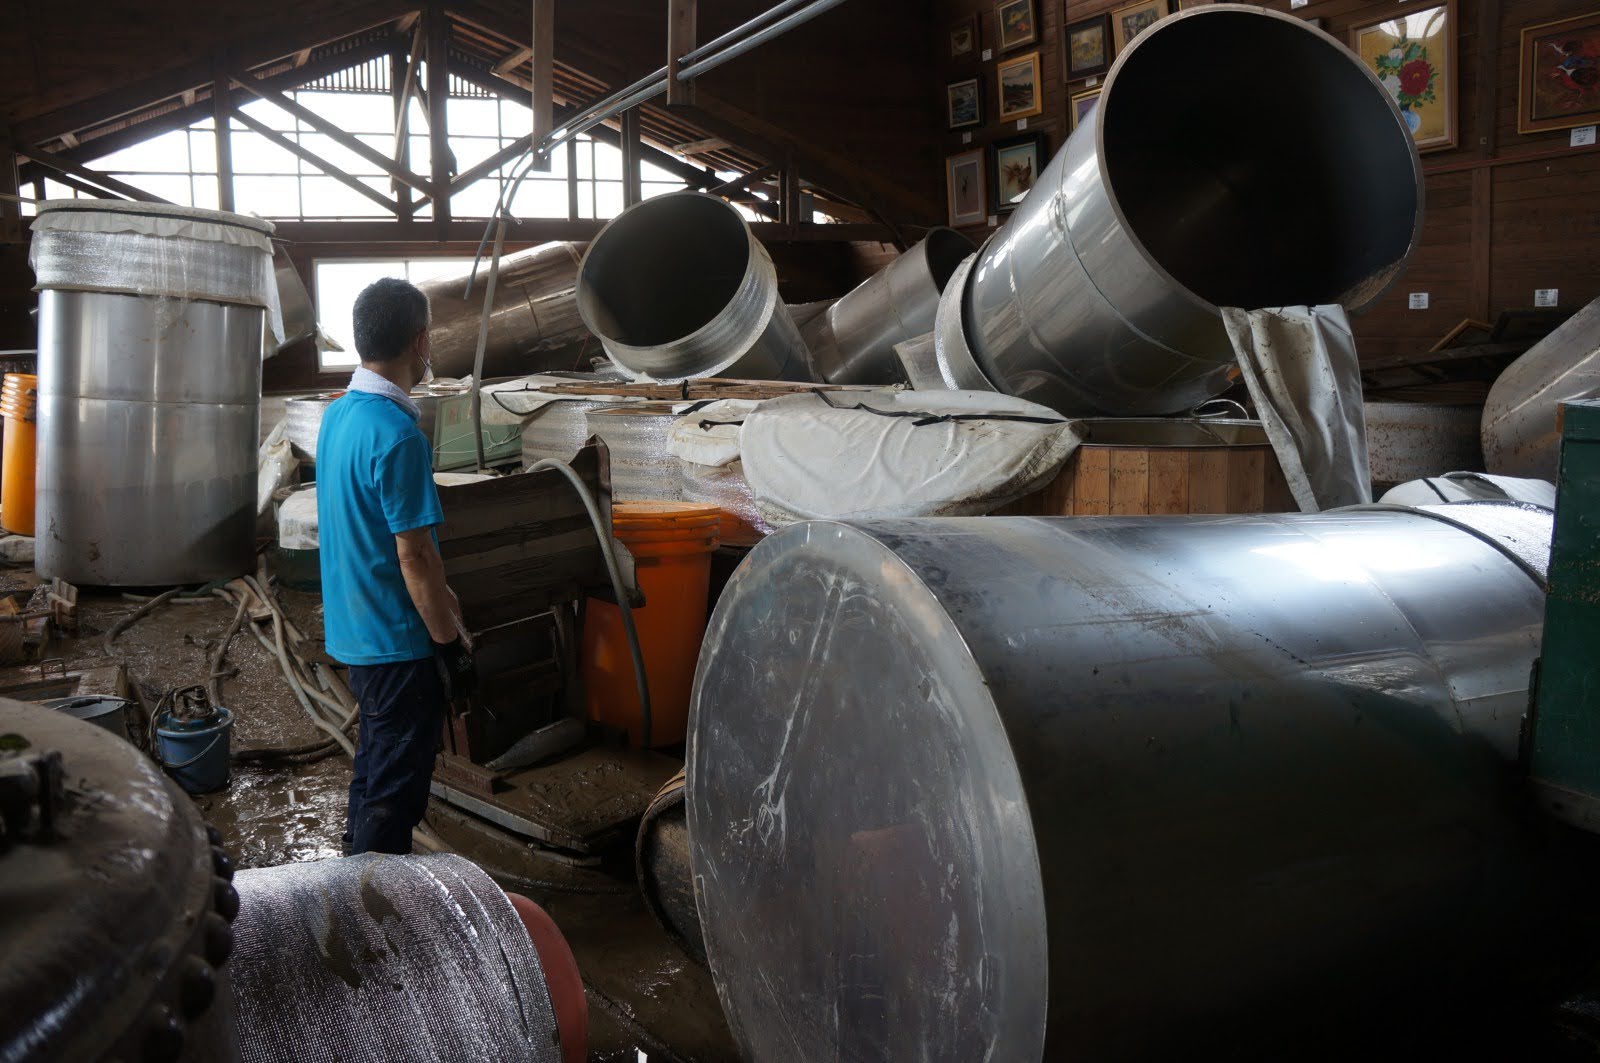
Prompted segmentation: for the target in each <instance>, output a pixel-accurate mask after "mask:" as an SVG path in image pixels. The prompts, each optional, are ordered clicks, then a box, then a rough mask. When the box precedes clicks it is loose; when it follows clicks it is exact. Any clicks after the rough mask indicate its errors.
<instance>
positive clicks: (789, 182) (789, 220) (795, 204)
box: [778, 154, 800, 226]
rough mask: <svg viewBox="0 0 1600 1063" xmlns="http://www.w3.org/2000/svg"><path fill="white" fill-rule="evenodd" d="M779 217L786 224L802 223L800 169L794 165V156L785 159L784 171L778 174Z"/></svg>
mask: <svg viewBox="0 0 1600 1063" xmlns="http://www.w3.org/2000/svg"><path fill="white" fill-rule="evenodd" d="M778 202H779V206H780V209H779V211H778V218H779V220H781V221H782V222H783V223H784V224H785V225H790V226H794V225H799V224H800V171H798V170H796V169H795V167H794V156H793V155H792V154H791V155H790V156H789V157H788V158H787V159H785V160H784V164H783V172H782V173H781V174H779V175H778Z"/></svg>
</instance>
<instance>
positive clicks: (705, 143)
mask: <svg viewBox="0 0 1600 1063" xmlns="http://www.w3.org/2000/svg"><path fill="white" fill-rule="evenodd" d="M731 147H733V145H732V144H730V143H728V142H727V140H725V139H724V138H722V137H706V138H705V139H704V140H691V141H689V143H687V144H675V145H673V148H672V150H673V151H675V152H677V153H678V154H679V155H705V154H708V153H709V152H713V151H721V150H722V149H723V148H731Z"/></svg>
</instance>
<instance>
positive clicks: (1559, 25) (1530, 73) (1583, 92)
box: [1517, 11, 1600, 133]
mask: <svg viewBox="0 0 1600 1063" xmlns="http://www.w3.org/2000/svg"><path fill="white" fill-rule="evenodd" d="M1521 79H1522V86H1521V88H1520V90H1519V91H1518V93H1517V132H1519V133H1544V132H1547V131H1549V130H1552V129H1572V128H1574V127H1575V126H1581V125H1595V124H1600V11H1596V12H1595V13H1593V14H1590V15H1579V16H1578V17H1577V18H1569V19H1563V20H1562V21H1560V22H1546V23H1544V24H1543V25H1538V26H1528V27H1526V28H1525V29H1523V31H1522V71H1521Z"/></svg>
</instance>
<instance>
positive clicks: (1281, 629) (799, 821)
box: [688, 504, 1593, 1063]
mask: <svg viewBox="0 0 1600 1063" xmlns="http://www.w3.org/2000/svg"><path fill="white" fill-rule="evenodd" d="M1458 522H1459V523H1458ZM1474 526H1476V527H1477V528H1478V529H1480V530H1476V531H1475V530H1472V529H1473V527H1474ZM1549 536H1550V517H1549V515H1548V514H1546V513H1543V512H1538V511H1528V510H1524V509H1520V508H1517V507H1515V506H1506V505H1494V504H1487V506H1486V507H1485V506H1484V505H1483V504H1479V505H1466V506H1452V507H1441V508H1440V509H1439V510H1433V511H1427V512H1424V511H1412V510H1404V511H1398V512H1391V511H1357V512H1341V513H1325V514H1316V515H1301V514H1294V515H1258V516H1237V517H1139V518H1126V519H1124V518H1077V519H1071V518H1066V519H1039V518H1000V517H983V518H968V519H943V520H907V521H884V522H870V523H861V524H836V523H826V522H812V523H808V524H800V525H795V526H791V527H789V528H785V529H783V530H781V531H779V532H777V533H776V534H774V535H772V536H770V537H769V538H767V539H766V540H765V541H764V542H762V543H761V544H760V545H759V546H757V547H756V548H755V550H754V551H753V552H752V554H751V555H750V557H749V558H748V559H747V560H746V562H745V563H744V565H743V566H742V567H741V568H740V569H739V570H738V572H737V573H736V574H735V575H734V577H733V580H732V582H731V583H730V584H729V585H728V587H727V590H726V591H725V592H724V593H723V596H722V599H721V601H720V603H719V605H718V606H717V609H716V612H715V614H714V616H713V618H712V620H711V624H710V628H709V630H708V631H707V634H706V638H705V646H704V649H703V651H702V654H701V658H700V664H699V670H698V673H697V675H696V678H695V687H694V696H693V705H692V710H691V722H690V744H689V768H688V771H689V776H688V779H689V792H688V802H689V831H690V846H691V856H692V860H693V865H694V872H695V890H696V894H697V897H698V903H699V910H700V917H701V923H702V925H703V928H704V933H705V940H706V950H707V953H708V956H709V959H710V964H711V967H712V970H713V972H714V974H715V977H716V983H717V989H718V992H719V993H720V994H721V998H722V1002H723V1005H724V1007H725V1010H726V1011H727V1014H728V1017H729V1020H730V1022H731V1025H732V1029H733V1032H734V1035H735V1037H736V1038H737V1039H738V1042H739V1045H740V1047H741V1049H742V1054H743V1056H744V1057H745V1058H749V1059H760V1060H764V1061H768V1063H771V1061H785V1060H806V1061H809V1060H819V1059H843V1060H874V1059H915V1060H924V1059H926V1060H978V1059H992V1060H1006V1061H1020V1060H1039V1059H1041V1058H1042V1059H1049V1060H1057V1059H1085V1060H1097V1061H1099V1060H1117V1059H1128V1058H1142V1059H1181V1058H1234V1059H1237V1058H1253V1057H1259V1056H1271V1057H1276V1058H1283V1056H1284V1055H1285V1054H1287V1055H1292V1056H1299V1055H1301V1054H1302V1053H1301V1052H1300V1051H1299V1049H1300V1047H1302V1046H1306V1045H1319V1046H1320V1045H1325V1044H1331V1043H1332V1041H1331V1040H1330V1039H1332V1038H1337V1037H1341V1036H1345V1035H1347V1034H1351V1033H1352V1032H1353V1031H1354V1030H1356V1029H1357V1028H1360V1029H1362V1030H1366V1029H1368V1025H1367V1024H1369V1023H1378V1024H1382V1023H1384V1022H1386V1021H1389V1020H1392V1019H1393V1018H1394V1017H1395V1015H1396V1014H1397V1013H1400V1014H1402V1015H1403V1016H1404V1017H1405V1018H1406V1019H1407V1020H1409V1021H1413V1022H1414V1021H1416V1020H1417V1019H1418V1017H1419V1016H1423V1015H1427V1014H1430V1013H1431V1009H1433V1008H1435V1007H1438V1006H1441V1004H1442V1005H1443V1006H1448V1007H1452V1008H1455V1009H1457V1011H1458V1012H1460V1011H1467V1010H1470V1009H1472V1008H1475V1007H1478V1006H1479V1005H1480V1004H1481V1003H1482V1001H1483V1000H1484V998H1485V997H1492V998H1496V1002H1499V1001H1501V1000H1503V999H1504V998H1505V995H1506V994H1507V993H1508V989H1509V988H1510V987H1511V986H1512V985H1513V983H1515V982H1516V980H1517V979H1518V978H1519V977H1521V976H1523V975H1526V974H1529V973H1530V972H1535V971H1537V972H1540V974H1541V975H1542V974H1544V973H1547V972H1548V971H1549V970H1551V969H1552V968H1550V967H1547V966H1546V965H1545V961H1546V960H1547V958H1548V957H1547V955H1546V952H1547V950H1552V949H1558V948H1560V947H1563V946H1564V945H1565V944H1567V943H1569V942H1578V941H1580V940H1588V941H1592V940H1593V939H1592V938H1588V939H1583V938H1582V935H1581V934H1580V933H1579V932H1578V930H1577V929H1576V923H1575V922H1573V920H1575V919H1576V918H1577V916H1576V914H1575V913H1576V912H1577V911H1578V910H1579V909H1581V908H1583V907H1584V906H1583V905H1581V904H1573V905H1571V906H1570V907H1564V906H1563V904H1562V903H1559V902H1558V901H1557V899H1556V898H1555V897H1554V894H1555V892H1556V887H1558V886H1566V885H1568V884H1569V880H1570V879H1571V878H1573V877H1577V878H1581V875H1580V874H1579V872H1578V869H1577V868H1576V867H1575V866H1573V865H1568V864H1563V863H1558V862H1557V860H1556V857H1558V856H1562V855H1564V854H1565V852H1566V851H1565V850H1564V849H1563V848H1562V847H1561V846H1560V845H1557V844H1555V842H1558V841H1564V840H1565V839H1566V836H1564V835H1561V836H1557V837H1556V838H1555V839H1552V838H1551V837H1550V836H1547V835H1546V834H1545V833H1544V830H1545V827H1546V824H1544V823H1543V822H1542V821H1541V820H1539V819H1538V818H1537V817H1536V816H1535V815H1534V814H1533V806H1532V804H1531V802H1529V801H1527V800H1526V799H1525V794H1524V793H1523V791H1522V790H1521V788H1520V786H1519V785H1518V781H1519V778H1520V776H1519V772H1518V768H1517V756H1518V741H1519V738H1518V730H1519V726H1520V722H1521V718H1522V714H1523V713H1524V711H1525V710H1526V708H1527V687H1528V675H1529V669H1530V666H1531V665H1532V663H1533V660H1534V658H1535V656H1536V655H1537V654H1538V651H1539V643H1540V632H1541V626H1542V620H1543V609H1544V593H1543V590H1542V588H1541V581H1542V578H1543V577H1542V572H1541V568H1540V566H1541V565H1542V564H1543V563H1544V562H1543V558H1542V557H1541V556H1540V555H1541V552H1542V551H1547V549H1548V542H1549ZM1551 829H1554V828H1551ZM1547 845H1548V847H1547ZM1563 876H1567V877H1565V878H1564V877H1563ZM1572 884H1573V885H1580V884H1581V883H1572ZM1541 921H1545V922H1546V923H1548V924H1549V925H1543V924H1541ZM1589 958H1590V959H1592V957H1589ZM1330 1016H1337V1017H1338V1018H1337V1021H1333V1020H1330ZM1335 1027H1337V1029H1335ZM1380 1028H1381V1025H1380ZM1285 1036H1287V1037H1289V1039H1288V1040H1283V1039H1281V1038H1283V1037H1285ZM1386 1043H1388V1042H1387V1041H1386ZM1291 1044H1292V1045H1294V1046H1295V1048H1294V1049H1287V1048H1286V1045H1291ZM1346 1058H1350V1057H1348V1056H1347V1057H1346Z"/></svg>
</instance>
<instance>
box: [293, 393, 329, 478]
mask: <svg viewBox="0 0 1600 1063" xmlns="http://www.w3.org/2000/svg"><path fill="white" fill-rule="evenodd" d="M343 394H344V392H342V391H328V392H324V393H322V394H321V395H306V396H302V397H299V398H293V399H289V400H287V401H286V402H285V403H284V404H283V409H284V414H283V423H284V433H285V434H286V435H287V436H288V439H289V446H290V447H291V448H292V449H293V450H294V456H295V457H297V458H299V459H300V460H301V461H313V462H314V461H316V460H317V436H318V434H319V433H321V431H322V415H323V414H325V413H327V412H328V407H329V406H330V405H332V403H333V400H334V399H337V398H338V397H339V396H340V395H343Z"/></svg>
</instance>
